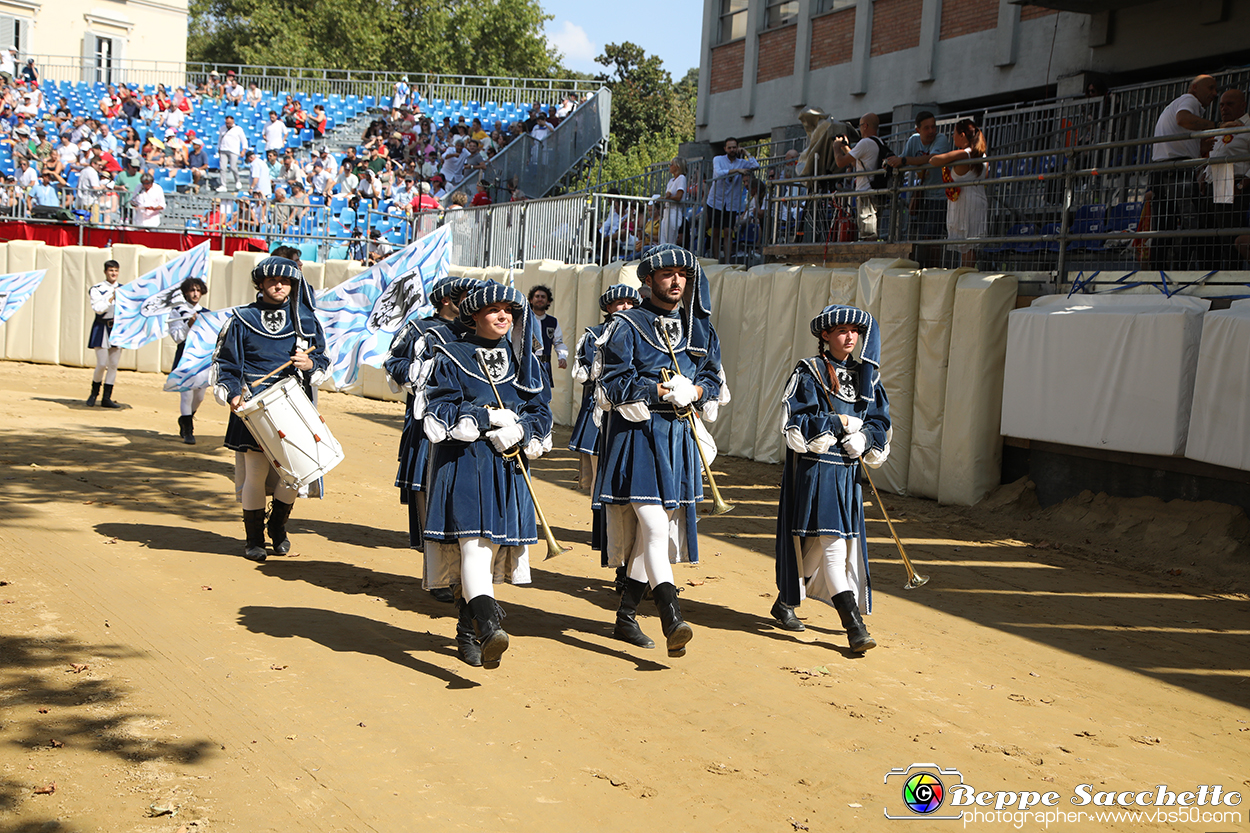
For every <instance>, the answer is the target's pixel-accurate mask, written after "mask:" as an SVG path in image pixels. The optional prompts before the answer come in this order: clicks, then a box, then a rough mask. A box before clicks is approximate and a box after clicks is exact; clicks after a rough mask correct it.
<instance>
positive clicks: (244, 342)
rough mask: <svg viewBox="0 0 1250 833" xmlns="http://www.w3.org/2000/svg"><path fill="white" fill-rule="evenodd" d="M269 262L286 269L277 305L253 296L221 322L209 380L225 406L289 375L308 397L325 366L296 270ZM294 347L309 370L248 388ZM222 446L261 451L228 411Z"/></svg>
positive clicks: (292, 370)
mask: <svg viewBox="0 0 1250 833" xmlns="http://www.w3.org/2000/svg"><path fill="white" fill-rule="evenodd" d="M268 260H272V261H281V262H282V263H289V264H290V266H289V274H287V273H285V272H284V273H283V274H287V276H288V277H291V278H292V281H293V285H292V287H291V293H290V295H289V296H287V300H286V301H285V302H283V303H282V304H280V305H274V304H270V303H267V302H266V301H264V300H262V299H261V297H260V295H259V294H258V295H257V299H256V300H255V301H254V302H252V303H251V304H248V305H247V306H245V307H236V308H235V309H234V310H233V312H232V313H231V315H230V317H229V318H227V319H226V323H225V325H224V326H223V327H222V328H221V334H220V335H219V336H218V338H217V348H216V350H215V351H214V353H213V365H212V372H211V376H210V380H211V381H210V384H211V385H212V387H213V388H214V389H215V392H216V395H217V399H218V400H219V401H221V402H223V403H227V404H228V403H229V402H230V401H231V400H232V399H233V398H234V397H236V396H238V395H240V394H243V393H245V392H246V394H247V396H254V395H256V394H258V393H261V392H263V391H265V390H267V389H268V388H270V387H272V386H273V385H275V384H277V383H278V382H280V381H281V380H283V379H285V378H287V377H288V376H295V377H296V378H298V379H299V381H300V384H301V386H302V387H303V388H304V392H305V393H307V394H309V396H310V398H311V392H312V388H313V387H314V386H315V385H316V384H317V383H318V382H320V381H321V379H322V378H324V376H325V375H326V373H327V371H328V369H329V367H330V359H329V357H328V356H326V349H325V348H326V337H325V332H324V331H323V330H322V328H321V323H320V322H319V321H317V316H316V314H315V313H314V312H313V310H314V307H313V304H312V297H311V291H310V290H309V289H308V285H307V284H306V283H305V282H304V280H303V277H302V275H301V273H300V271H299V269H298V268H296V266H295V264H294V263H291V262H290V261H282V259H281V258H269V259H268ZM279 265H281V264H279ZM258 268H259V267H258ZM273 268H275V269H276V268H278V266H275V267H273ZM283 268H286V267H283ZM275 274H276V273H275ZM297 346H300V347H303V348H304V349H306V350H307V351H308V352H309V358H310V359H311V360H312V363H313V369H312V370H311V371H308V372H305V371H302V370H299V369H298V368H296V367H295V365H290V366H289V367H287V368H285V369H284V370H282V371H281V372H280V373H275V374H274V375H273V376H270V377H269V378H268V379H266V380H265V382H264V383H263V384H262V385H261V386H260V387H259V388H252V387H251V383H252V382H254V381H256V380H257V379H260V378H261V377H262V376H264V375H265V374H267V373H269V372H271V371H272V370H274V369H275V368H277V367H278V366H279V365H282V364H284V363H285V362H287V361H289V360H290V358H291V356H293V355H294V354H295V350H296V347H297ZM247 396H245V398H247ZM225 445H226V448H229V449H231V450H233V451H260V450H261V448H260V445H259V444H258V443H257V442H256V440H255V438H254V437H252V432H251V431H249V430H248V429H247V425H245V424H244V422H243V420H241V419H239V417H238V416H237V415H235V414H234V413H233V412H232V413H231V414H230V422H229V424H228V425H227V426H226V439H225Z"/></svg>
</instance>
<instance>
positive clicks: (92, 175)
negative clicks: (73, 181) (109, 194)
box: [78, 165, 103, 208]
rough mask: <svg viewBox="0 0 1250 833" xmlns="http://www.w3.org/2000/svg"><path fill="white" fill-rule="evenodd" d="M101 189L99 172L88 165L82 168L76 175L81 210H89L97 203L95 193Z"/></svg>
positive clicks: (97, 197)
mask: <svg viewBox="0 0 1250 833" xmlns="http://www.w3.org/2000/svg"><path fill="white" fill-rule="evenodd" d="M101 187H103V185H102V183H101V180H100V172H99V171H97V170H96V169H95V168H93V167H91V166H90V165H88V166H87V167H85V168H83V169H82V173H81V174H79V175H78V201H79V203H80V204H81V205H82V207H83V208H90V207H91V206H93V205H95V204H96V203H97V202H98V201H99V199H100V197H99V195H98V194H97V193H96V191H98V190H99V189H100V188H101Z"/></svg>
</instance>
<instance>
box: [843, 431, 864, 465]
mask: <svg viewBox="0 0 1250 833" xmlns="http://www.w3.org/2000/svg"><path fill="white" fill-rule="evenodd" d="M841 445H842V450H843V451H844V452H846V456H847V457H850V458H851V459H852V460H854V459H855V458H856V457H858V456H859V455H861V454H863V453H864V452H865V451H867V450H868V436H867V435H866V434H865V433H864V432H863V431H856V432H855V433H854V434H847V435H846V436H845V437H843V438H842V443H841Z"/></svg>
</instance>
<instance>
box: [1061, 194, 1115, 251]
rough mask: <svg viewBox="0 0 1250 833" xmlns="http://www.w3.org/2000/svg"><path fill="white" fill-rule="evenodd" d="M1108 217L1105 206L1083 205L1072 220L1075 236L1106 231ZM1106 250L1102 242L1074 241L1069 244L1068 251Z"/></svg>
mask: <svg viewBox="0 0 1250 833" xmlns="http://www.w3.org/2000/svg"><path fill="white" fill-rule="evenodd" d="M1106 216H1107V206H1105V205H1101V204H1098V205H1082V206H1080V207H1079V208H1077V210H1076V214H1075V215H1074V216H1073V218H1072V233H1073V234H1098V233H1100V232H1102V231H1104V229H1105V226H1106V222H1105V218H1106ZM1102 248H1105V243H1104V242H1103V241H1102V240H1073V241H1072V242H1071V243H1069V244H1068V251H1070V252H1076V251H1097V250H1099V249H1102Z"/></svg>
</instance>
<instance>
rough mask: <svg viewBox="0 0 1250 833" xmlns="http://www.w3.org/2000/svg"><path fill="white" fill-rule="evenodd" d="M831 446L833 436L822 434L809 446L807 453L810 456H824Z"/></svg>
mask: <svg viewBox="0 0 1250 833" xmlns="http://www.w3.org/2000/svg"><path fill="white" fill-rule="evenodd" d="M831 445H833V434H821V435H820V436H819V437H817V438H816V439H814V440H812V441H811V442H809V443H808V444H807V451H808V453H810V454H824V453H825V452H826V451H828V450H829V447H830V446H831Z"/></svg>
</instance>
